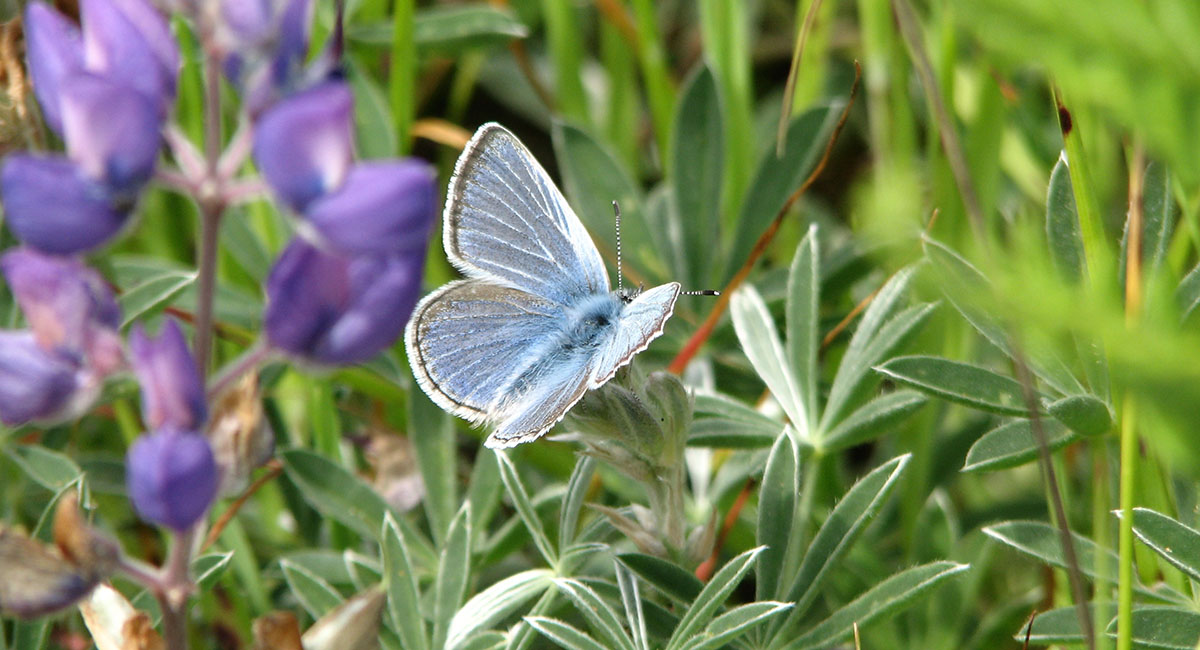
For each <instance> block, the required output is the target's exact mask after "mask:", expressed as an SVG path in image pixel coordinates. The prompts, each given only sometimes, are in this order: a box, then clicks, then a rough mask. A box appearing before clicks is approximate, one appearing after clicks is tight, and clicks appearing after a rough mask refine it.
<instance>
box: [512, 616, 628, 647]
mask: <svg viewBox="0 0 1200 650" xmlns="http://www.w3.org/2000/svg"><path fill="white" fill-rule="evenodd" d="M524 620H525V622H526V623H528V624H529V625H530V627H532V628H533V629H535V630H537V631H538V632H539V633H540V634H541V635H542V636H544V637H546V638H547V639H550V640H551V641H553V642H554V643H555V644H556V645H557V646H558V647H560V648H567V649H568V650H605V647H606V646H603V645H600V644H599V643H597V642H596V640H595V639H593V638H592V637H590V636H588V635H587V634H586V633H584V632H582V631H580V630H579V629H577V628H575V627H573V626H571V625H568V624H567V623H564V622H562V621H560V620H558V619H553V618H546V617H544V616H526V617H525V619H524ZM610 647H611V646H610Z"/></svg>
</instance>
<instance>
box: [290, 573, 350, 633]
mask: <svg viewBox="0 0 1200 650" xmlns="http://www.w3.org/2000/svg"><path fill="white" fill-rule="evenodd" d="M279 568H280V569H283V579H284V580H285V581H286V582H287V585H288V588H289V589H291V590H292V594H293V595H294V596H296V600H298V601H300V605H301V606H302V607H304V610H305V611H307V612H308V615H309V616H312V617H313V620H317V619H319V618H321V617H322V616H324V615H325V614H327V613H329V611H330V610H332V609H333V608H334V607H337V606H338V605H341V604H342V602H343V601H344V599H343V598H342V595H341V594H340V593H338V590H337V589H334V588H333V585H331V584H329V583H328V582H325V581H324V580H322V579H321V578H320V577H318V576H317V575H316V574H314V573H312V572H311V571H309V570H308V569H306V568H304V567H302V566H300V565H298V564H294V563H292V562H291V561H290V560H286V559H285V560H280V561H279Z"/></svg>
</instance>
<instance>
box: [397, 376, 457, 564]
mask: <svg viewBox="0 0 1200 650" xmlns="http://www.w3.org/2000/svg"><path fill="white" fill-rule="evenodd" d="M410 395H411V397H410V402H409V410H408V431H409V439H410V440H412V442H413V451H414V452H415V454H416V457H417V467H418V468H419V469H420V470H421V482H422V483H424V484H425V498H424V500H423V501H422V503H423V504H424V507H425V514H426V516H427V517H429V528H430V530H431V531H432V532H433V541H434V543H435V544H437V545H439V546H440V545H441V544H442V543H443V541H444V540H445V537H446V529H447V528H448V527H449V526H450V520H451V519H453V518H454V512H455V509H456V508H457V507H458V506H457V504H458V494H457V487H458V467H457V463H456V462H455V460H456V458H457V456H456V453H455V452H456V449H455V440H454V423H453V422H452V421H451V419H450V415H449V414H447V413H446V412H445V411H443V410H442V409H441V408H440V407H438V405H436V404H434V403H433V402H432V401H431V400H430V399H429V398H428V397H427V396H426V395H425V393H424V391H419V390H414V391H411V392H410Z"/></svg>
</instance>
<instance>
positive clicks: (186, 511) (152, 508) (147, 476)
mask: <svg viewBox="0 0 1200 650" xmlns="http://www.w3.org/2000/svg"><path fill="white" fill-rule="evenodd" d="M125 483H126V488H127V490H128V492H129V497H130V499H131V500H132V501H133V506H134V508H135V509H136V510H137V512H138V515H139V516H141V518H142V519H144V520H146V521H149V522H152V523H155V524H160V525H163V526H167V527H169V528H172V529H174V530H177V531H182V530H186V529H188V528H190V527H191V526H192V525H193V524H195V523H196V522H197V521H199V520H200V518H201V517H203V516H204V513H205V512H207V511H208V507H209V506H210V505H212V501H213V498H214V497H215V496H216V493H217V466H216V463H215V462H214V460H213V454H212V449H211V448H210V447H209V445H208V440H207V439H205V438H204V436H202V435H199V434H196V433H191V432H185V431H179V430H177V429H162V430H158V431H153V432H151V433H147V434H145V435H143V436H142V437H140V438H138V439H137V440H136V441H135V442H134V443H133V445H132V446H131V447H130V448H129V452H128V453H127V454H126V456H125Z"/></svg>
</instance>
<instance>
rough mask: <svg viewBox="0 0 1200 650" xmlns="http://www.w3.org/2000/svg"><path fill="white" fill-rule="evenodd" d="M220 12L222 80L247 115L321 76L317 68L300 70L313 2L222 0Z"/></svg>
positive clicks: (306, 42)
mask: <svg viewBox="0 0 1200 650" xmlns="http://www.w3.org/2000/svg"><path fill="white" fill-rule="evenodd" d="M220 7H221V9H220V11H221V13H220V15H221V22H220V30H219V32H218V33H219V36H220V39H221V42H222V46H223V49H224V50H225V51H226V55H225V57H224V60H223V67H224V70H225V75H226V76H227V77H228V78H229V80H230V81H231V82H232V83H233V85H234V86H237V87H238V88H240V89H241V91H242V97H243V105H244V106H245V108H246V110H247V111H248V112H249V114H250V115H251V116H257V115H259V114H260V113H261V112H262V111H263V110H265V109H267V108H268V107H270V105H271V104H273V103H274V102H275V101H277V100H278V99H279V98H280V97H283V96H284V95H286V94H288V93H289V92H291V91H293V90H295V89H297V88H301V87H303V86H304V85H305V84H306V83H311V81H312V80H315V79H320V78H323V77H324V76H325V74H324V73H325V70H324V69H323V68H324V67H325V66H323V65H321V64H316V65H315V68H314V69H313V70H310V71H308V72H305V70H304V59H305V55H306V54H307V53H308V41H309V30H310V27H311V25H312V8H313V3H312V0H221V3H220Z"/></svg>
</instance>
